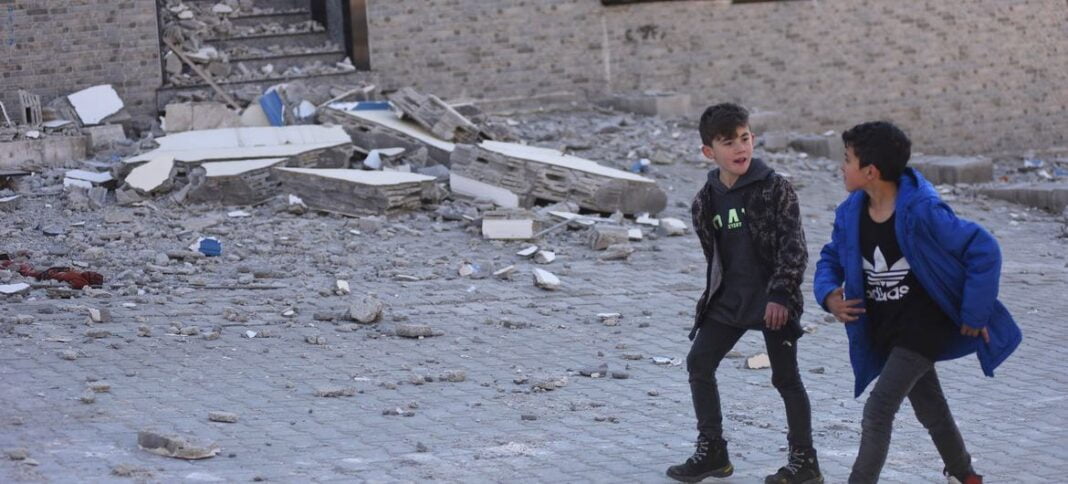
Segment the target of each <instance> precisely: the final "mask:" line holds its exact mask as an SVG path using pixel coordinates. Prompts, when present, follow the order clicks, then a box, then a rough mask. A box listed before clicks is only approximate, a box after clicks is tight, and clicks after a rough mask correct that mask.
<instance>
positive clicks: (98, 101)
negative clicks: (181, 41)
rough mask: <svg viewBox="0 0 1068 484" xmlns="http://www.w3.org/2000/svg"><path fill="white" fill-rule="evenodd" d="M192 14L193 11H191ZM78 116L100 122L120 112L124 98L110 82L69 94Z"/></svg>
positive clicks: (90, 121) (91, 123)
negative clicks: (120, 96)
mask: <svg viewBox="0 0 1068 484" xmlns="http://www.w3.org/2000/svg"><path fill="white" fill-rule="evenodd" d="M189 13H190V16H192V12H189ZM67 100H68V101H70V104H71V106H74V111H75V112H77V113H78V118H79V119H81V120H82V124H84V125H87V126H89V125H94V124H100V122H101V121H103V120H104V118H107V117H108V116H111V115H112V114H115V113H117V112H119V111H120V110H121V109H122V108H123V107H124V105H123V103H122V99H120V98H119V93H117V92H115V88H113V87H111V85H110V84H102V85H99V86H93V87H90V88H87V89H82V90H81V91H78V92H76V93H73V94H70V95H68V96H67Z"/></svg>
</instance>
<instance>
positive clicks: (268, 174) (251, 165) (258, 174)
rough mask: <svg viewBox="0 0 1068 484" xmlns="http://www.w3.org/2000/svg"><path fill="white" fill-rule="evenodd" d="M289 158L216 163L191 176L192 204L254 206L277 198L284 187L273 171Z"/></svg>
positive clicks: (203, 167) (189, 195) (194, 171)
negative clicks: (217, 203) (213, 203)
mask: <svg viewBox="0 0 1068 484" xmlns="http://www.w3.org/2000/svg"><path fill="white" fill-rule="evenodd" d="M286 160H288V158H264V159H259V160H249V161H214V162H210V163H204V164H203V165H200V166H198V167H196V168H193V169H192V170H190V172H189V185H190V187H191V188H190V191H189V193H188V194H187V195H186V200H188V201H191V202H219V203H221V204H223V205H253V204H256V203H259V202H262V201H264V200H267V199H268V198H271V197H273V196H275V195H277V194H278V193H277V189H278V187H280V186H281V182H280V181H278V180H277V179H276V178H275V177H274V174H273V172H272V170H271V169H272V168H274V167H276V166H279V165H282V164H283V163H285V162H286Z"/></svg>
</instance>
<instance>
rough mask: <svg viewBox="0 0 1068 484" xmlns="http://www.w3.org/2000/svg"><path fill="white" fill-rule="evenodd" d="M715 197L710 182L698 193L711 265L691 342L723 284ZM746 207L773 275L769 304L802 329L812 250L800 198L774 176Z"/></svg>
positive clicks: (696, 209) (697, 210)
mask: <svg viewBox="0 0 1068 484" xmlns="http://www.w3.org/2000/svg"><path fill="white" fill-rule="evenodd" d="M714 194H715V192H714V189H713V188H712V185H711V183H709V182H706V183H705V186H704V187H703V188H701V191H699V192H697V196H696V197H694V201H693V205H692V207H691V211H692V214H693V227H694V231H695V232H696V233H697V237H698V239H700V241H701V248H702V249H703V250H704V253H705V260H706V261H708V268H707V270H706V276H705V281H706V283H705V284H706V285H705V292H704V293H703V294H702V295H701V299H699V300H698V301H697V313H696V315H695V318H694V325H693V330H692V331H691V332H690V339H691V340H692V339H693V338H694V336H696V335H697V329H698V328H699V327H700V326H701V321H702V320H703V317H704V312H705V310H706V309H707V307H708V303H709V302H710V300H711V299H712V295H713V294H715V293H716V290H718V289H719V285H720V283H721V282H722V269H723V266H722V264H721V262H720V257H721V254H719V253H718V251H717V250H716V236H715V232H714V229H713V227H712V217H713V216H714V214H715V210H714V207H715V196H714ZM744 206H745V213H746V220H747V221H748V223H749V227H750V231H749V234H750V237H752V239H753V245H754V246H755V247H756V253H757V256H758V258H759V259H760V262H761V263H762V264H763V265H764V267H765V268H767V269H769V271H768V272H770V273H771V277H770V279H769V281H768V289H767V290H768V301H771V302H776V303H779V304H782V305H783V306H786V308H787V309H788V310H789V311H790V320H791V323H790V324H793V325H797V324H798V322H799V321H800V319H801V313H802V312H803V311H804V304H805V303H804V297H802V295H801V281H802V280H803V279H804V277H805V266H806V265H807V264H808V248H807V246H806V244H805V231H804V229H803V228H802V227H801V210H800V207H799V206H798V202H797V193H795V192H794V188H793V186H791V185H790V182H788V181H787V180H786V179H785V178H783V177H782V176H781V175H779V174H772V175H771V176H770V177H769V178H768V179H766V180H764V181H761V182H760V186H758V187H757V189H755V190H750V191H749V192H748V193H747V194H746V198H745V202H744Z"/></svg>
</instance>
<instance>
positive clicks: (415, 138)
mask: <svg viewBox="0 0 1068 484" xmlns="http://www.w3.org/2000/svg"><path fill="white" fill-rule="evenodd" d="M358 104H359V103H334V104H331V105H330V106H329V107H327V108H324V109H321V110H320V111H319V121H320V122H329V123H333V124H337V125H340V126H341V127H343V128H344V129H345V132H347V133H348V134H349V136H351V138H352V143H353V144H354V145H356V146H358V147H360V149H362V150H363V151H365V152H366V151H370V150H372V149H375V148H381V147H400V148H404V149H405V150H407V151H410V152H415V151H416V150H418V149H419V148H426V150H427V156H428V157H429V159H430V160H431V161H433V163H434V164H439V165H446V166H448V165H449V163H450V161H449V160H450V159H451V155H452V152H453V150H454V149H455V148H456V145H455V144H454V143H451V142H449V141H445V140H442V139H440V138H438V137H437V136H435V135H434V134H433V133H431V132H430V131H428V130H427V129H426V128H424V127H422V126H420V125H419V124H417V123H415V122H413V121H409V120H405V119H401V118H400V117H399V116H397V114H396V113H394V112H393V111H390V110H359V109H356V108H357V106H358Z"/></svg>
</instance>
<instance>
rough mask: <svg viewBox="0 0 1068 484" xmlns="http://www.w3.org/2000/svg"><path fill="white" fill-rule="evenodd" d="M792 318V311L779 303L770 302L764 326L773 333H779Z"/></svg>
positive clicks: (765, 313) (765, 311) (765, 314)
mask: <svg viewBox="0 0 1068 484" xmlns="http://www.w3.org/2000/svg"><path fill="white" fill-rule="evenodd" d="M789 318H790V311H788V310H787V309H786V306H783V305H782V304H779V303H774V302H769V303H768V307H767V309H765V310H764V326H766V327H767V328H768V329H770V330H772V331H778V330H779V328H782V327H783V326H784V325H785V324H786V320H787V319H789Z"/></svg>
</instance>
